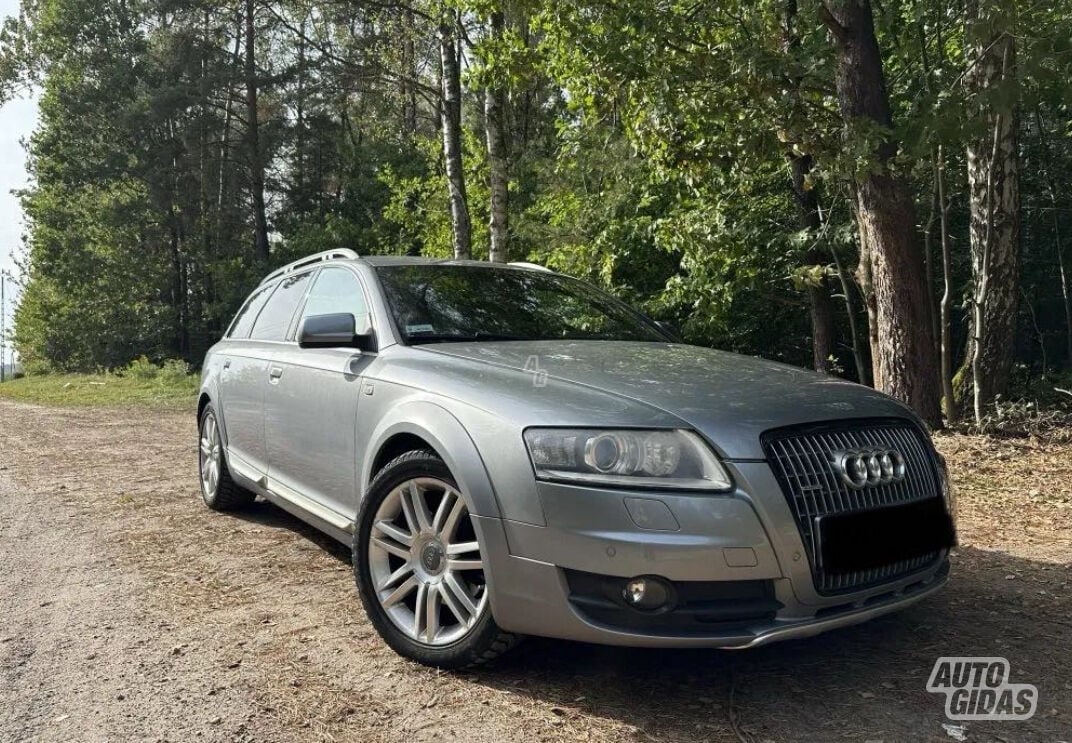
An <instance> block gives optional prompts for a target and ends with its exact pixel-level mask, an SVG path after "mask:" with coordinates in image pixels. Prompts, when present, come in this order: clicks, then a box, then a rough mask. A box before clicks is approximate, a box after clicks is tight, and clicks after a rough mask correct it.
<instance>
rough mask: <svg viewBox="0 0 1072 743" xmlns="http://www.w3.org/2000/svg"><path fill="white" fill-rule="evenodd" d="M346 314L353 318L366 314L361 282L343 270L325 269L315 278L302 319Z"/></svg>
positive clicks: (366, 307)
mask: <svg viewBox="0 0 1072 743" xmlns="http://www.w3.org/2000/svg"><path fill="white" fill-rule="evenodd" d="M340 312H348V313H350V314H351V315H353V316H354V317H355V318H360V317H361V316H362V315H365V314H367V313H368V306H367V305H366V304H365V292H364V291H363V290H362V289H361V282H360V281H359V280H358V278H357V277H356V276H354V274H353V273H352V272H351V271H348V270H346V269H345V268H325V269H324V270H323V271H321V272H320V275H319V276H317V277H316V283H315V284H313V288H312V290H311V291H310V292H309V299H308V301H306V303H305V312H303V313H302V319H305V318H306V317H311V316H313V315H331V314H335V313H340Z"/></svg>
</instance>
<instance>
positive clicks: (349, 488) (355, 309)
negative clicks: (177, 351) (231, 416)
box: [265, 266, 374, 525]
mask: <svg viewBox="0 0 1072 743" xmlns="http://www.w3.org/2000/svg"><path fill="white" fill-rule="evenodd" d="M368 306H369V305H368V302H367V300H366V294H365V291H364V288H363V286H362V284H361V280H360V279H359V278H358V276H357V274H356V273H355V272H354V271H352V270H351V269H350V268H348V267H346V266H328V267H325V268H323V269H321V271H320V272H319V274H318V275H317V276H316V279H315V281H314V283H313V286H312V288H311V289H310V291H309V296H308V298H307V300H306V303H305V307H304V309H303V311H302V312H301V314H300V316H299V319H298V321H297V322H296V323H295V324H294V328H293V330H292V334H293V335H294V336H295V337H296V336H297V333H298V330H299V328H300V326H301V323H302V322H303V321H304V319H305V318H306V317H311V316H314V315H326V314H332V313H340V312H347V313H350V314H352V315H354V316H355V319H356V321H357V325H358V327H361V326H362V325H363V324H365V323H366V322H368V320H367V318H368V316H369V310H368ZM373 358H374V355H373V354H369V353H367V352H365V353H363V352H361V351H358V350H357V349H353V348H315V349H313V348H307V349H303V348H299V347H298V344H297V342H296V341H294V342H289V343H287V344H286V345H285V346H282V347H281V348H280V349H279V351H278V353H277V354H276V356H275V360H274V361H273V372H274V373H275V374H276V375H277V378H276V379H275V380H274V381H273V383H272V385H271V386H270V389H269V390H268V395H267V397H266V399H265V430H266V437H267V442H268V477H269V483H270V485H269V488H270V489H272V488H273V487H274V488H279V486H282V488H284V489H285V490H283V494H284V495H286V494H287V491H291V494H293V493H297V494H298V496H299V497H303V498H305V499H309V500H312V501H313V502H314V504H315V505H317V506H320V507H323V508H327V509H329V510H330V511H331V512H332V513H333V514H335V515H336V516H338V517H340V518H339V520H337V522H336V523H337V524H339V525H343V524H349V522H350V521H352V520H353V518H354V512H355V509H356V495H355V494H356V478H357V472H358V468H359V464H360V463H359V462H358V455H357V451H356V440H355V439H356V423H357V408H358V402H359V400H360V396H361V374H362V371H363V370H364V368H365V367H366V366H367V365H368V364H369V363H370V362H371V360H372V359H373ZM305 505H306V507H308V504H305Z"/></svg>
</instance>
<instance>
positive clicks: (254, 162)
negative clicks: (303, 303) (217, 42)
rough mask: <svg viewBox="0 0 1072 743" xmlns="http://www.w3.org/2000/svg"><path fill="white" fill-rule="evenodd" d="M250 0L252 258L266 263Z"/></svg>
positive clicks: (248, 106) (248, 121)
mask: <svg viewBox="0 0 1072 743" xmlns="http://www.w3.org/2000/svg"><path fill="white" fill-rule="evenodd" d="M254 9H255V6H254V4H253V0H246V13H245V36H246V59H245V72H246V148H247V151H248V152H247V154H248V157H249V190H250V201H251V203H252V206H253V254H254V256H255V257H256V259H257V260H258V261H260V262H261V263H262V264H267V263H268V218H267V216H266V214H265V207H264V155H263V152H262V151H261V140H260V120H259V114H260V112H259V110H258V108H259V104H258V101H257V94H258V84H259V83H258V81H257V54H256V52H257V49H256V27H255V24H254V20H255V19H254Z"/></svg>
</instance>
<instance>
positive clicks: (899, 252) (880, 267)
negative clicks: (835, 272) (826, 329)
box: [820, 0, 941, 426]
mask: <svg viewBox="0 0 1072 743" xmlns="http://www.w3.org/2000/svg"><path fill="white" fill-rule="evenodd" d="M820 13H821V14H822V17H823V21H824V22H825V24H826V26H827V28H828V29H829V31H830V34H831V36H832V37H833V39H834V44H835V47H836V51H837V74H836V83H837V91H838V101H839V108H840V111H841V116H842V119H844V122H845V126H846V131H847V134H848V136H850V137H852V136H854V135H855V136H859V135H860V133H861V131H860V130H861V129H862V130H863V131H867V132H872V133H873V132H874V131H875V128H876V127H879V128H881V129H883V130H886V131H887V132H888V131H889V130H890V129H892V124H893V121H892V116H891V113H890V107H889V99H888V97H887V94H886V81H885V77H884V74H883V71H882V58H881V56H880V53H879V48H878V41H877V40H876V38H875V26H874V18H873V16H872V12H871V4H870V2H869V1H868V0H839V1H838V2H835V3H831V4H830V5H825V4H824V5H821V6H820ZM896 152H897V146H896V144H895V142H893V140H892V139H890V138H889V134H887V135H886V138H885V139H884V140H883V141H882V142H881V143H880V144H879V145H878V146H877V147H876V149H875V152H874V160H875V167H872V168H868V169H867V170H865V171H861V172H858V173H857V174H856V176H855V185H856V194H857V201H858V219H859V228H860V238H861V241H862V243H863V244H865V245H866V246H867V251H866V252H867V253H868V259H869V263H870V268H871V284H872V286H873V291H874V303H875V326H876V331H877V339H876V343H875V348H874V350H875V351H876V352H877V353H876V355H875V357H874V376H875V380H876V383H877V385H878V386H879V388H880V389H881V390H882V391H883V392H886V393H888V394H890V395H892V396H893V397H896V398H898V399H900V400H903V401H904V402H906V403H907V404H908V405H910V406H911V407H912V409H913V410H915V411H916V413H917V414H918V415H919V416H920V417H921V418H922V419H923V420H925V421H926V422H927V423H928V424H930V425H932V426H940V425H941V415H940V413H939V394H938V379H939V377H938V365H937V356H936V354H935V345H934V339H933V338H932V337H931V334H932V329H931V328H932V326H931V318H930V306H931V302H930V294H929V292H928V287H927V285H926V280H925V275H924V266H923V255H922V250H921V246H920V237H919V234H918V228H917V224H918V222H917V220H916V209H915V204H914V203H913V201H912V195H911V193H910V191H909V189H908V186H907V184H906V183H905V182H904V180H903V178H901V177H899V176H897V175H895V174H894V173H892V172H890V170H889V165H890V161H891V159H892V158H893V156H894V155H895V154H896Z"/></svg>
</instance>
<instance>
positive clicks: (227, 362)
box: [223, 359, 231, 369]
mask: <svg viewBox="0 0 1072 743" xmlns="http://www.w3.org/2000/svg"><path fill="white" fill-rule="evenodd" d="M223 368H224V369H230V368H231V360H230V359H227V360H226V361H224V362H223Z"/></svg>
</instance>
